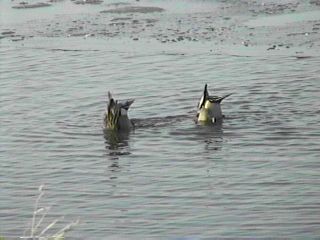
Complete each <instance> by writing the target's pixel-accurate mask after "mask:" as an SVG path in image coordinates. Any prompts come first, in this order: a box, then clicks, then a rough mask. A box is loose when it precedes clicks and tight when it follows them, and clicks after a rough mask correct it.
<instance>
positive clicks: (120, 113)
mask: <svg viewBox="0 0 320 240" xmlns="http://www.w3.org/2000/svg"><path fill="white" fill-rule="evenodd" d="M133 102H134V100H133V99H131V100H126V101H121V102H119V101H116V100H114V98H113V97H112V95H111V93H110V92H108V105H107V111H106V115H105V118H104V125H105V127H106V129H109V130H121V131H122V130H123V131H129V130H130V129H132V128H133V123H132V121H131V120H130V119H129V117H128V110H129V107H130V106H131V104H132V103H133Z"/></svg>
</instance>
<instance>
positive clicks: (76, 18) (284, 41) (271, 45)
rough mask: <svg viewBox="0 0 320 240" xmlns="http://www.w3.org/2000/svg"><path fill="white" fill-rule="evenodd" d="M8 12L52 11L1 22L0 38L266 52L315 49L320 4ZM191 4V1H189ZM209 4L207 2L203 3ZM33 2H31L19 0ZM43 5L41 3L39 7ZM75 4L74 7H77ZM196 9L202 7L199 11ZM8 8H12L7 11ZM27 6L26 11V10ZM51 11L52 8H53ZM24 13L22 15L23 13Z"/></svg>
mask: <svg viewBox="0 0 320 240" xmlns="http://www.w3.org/2000/svg"><path fill="white" fill-rule="evenodd" d="M15 4H16V2H13V3H11V4H9V5H7V7H11V8H12V9H11V10H9V13H7V14H13V15H14V14H18V13H23V12H24V13H26V15H28V16H29V17H30V15H32V11H40V12H44V13H45V12H46V11H48V10H45V9H50V8H51V9H55V11H56V12H54V11H51V14H53V16H59V17H58V18H57V17H54V18H50V17H48V18H45V19H42V17H41V18H40V19H38V18H33V19H32V18H31V19H30V18H28V17H26V19H27V20H26V21H22V23H17V24H14V23H13V24H2V25H1V31H0V41H3V40H4V39H7V40H9V41H13V42H23V41H25V40H27V39H31V38H48V39H54V38H70V37H79V38H84V39H90V38H91V39H105V40H107V39H117V40H120V39H129V41H130V39H131V41H142V40H143V41H147V40H156V41H157V42H159V43H161V44H166V45H170V44H177V45H179V44H181V43H185V42H202V43H207V42H208V43H211V44H213V45H214V46H215V47H217V46H233V47H234V48H242V47H245V48H248V49H250V48H258V49H259V48H261V47H262V48H265V50H266V51H275V50H284V49H290V48H298V49H305V50H308V49H315V48H316V49H319V48H320V4H319V5H318V2H317V1H315V2H312V1H310V2H309V1H304V2H303V3H298V2H295V1H287V3H282V4H275V3H273V1H269V3H258V2H254V3H249V2H247V1H240V2H237V3H226V2H218V3H217V4H215V3H210V7H208V6H207V5H202V3H201V2H199V3H198V6H197V7H198V9H196V8H195V9H196V10H194V12H192V13H190V12H188V11H190V10H186V9H187V7H186V6H184V7H183V8H184V9H185V10H184V9H181V8H180V9H179V8H178V5H177V6H176V8H171V9H170V8H166V6H165V5H166V3H165V2H164V3H162V4H153V5H151V4H150V2H147V1H144V2H135V3H133V4H130V3H128V2H118V3H106V2H102V1H99V2H97V1H88V2H85V3H84V4H79V2H78V4H77V2H74V1H67V0H65V1H51V2H50V6H49V5H45V4H46V3H45V4H44V3H40V4H39V3H35V4H36V5H35V6H41V8H39V9H38V8H36V9H28V8H26V9H24V8H22V9H14V8H13V7H15V6H16V5H15ZM192 4H196V3H195V2H193V3H192ZM206 4H208V3H206ZM23 5H29V6H32V5H33V3H30V4H23ZM64 5H66V6H69V7H70V6H72V5H74V6H77V7H76V9H75V10H74V12H72V11H69V12H68V14H66V13H65V12H66V10H64V13H63V12H61V8H65V7H63V6H64ZM43 6H46V7H43ZM78 7H79V8H78ZM199 9H201V11H199ZM10 11H11V13H10ZM29 11H31V12H29ZM52 12H53V13H52ZM22 17H23V15H22Z"/></svg>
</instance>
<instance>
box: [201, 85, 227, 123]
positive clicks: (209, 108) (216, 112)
mask: <svg viewBox="0 0 320 240" xmlns="http://www.w3.org/2000/svg"><path fill="white" fill-rule="evenodd" d="M231 94H232V93H230V94H227V95H224V96H223V97H217V96H210V95H209V92H208V89H207V84H206V85H205V86H204V90H203V95H202V97H201V99H200V102H199V105H198V113H197V121H198V123H214V122H217V121H221V120H222V119H223V117H224V115H223V114H222V110H221V102H222V100H223V99H225V98H227V97H229V96H230V95H231Z"/></svg>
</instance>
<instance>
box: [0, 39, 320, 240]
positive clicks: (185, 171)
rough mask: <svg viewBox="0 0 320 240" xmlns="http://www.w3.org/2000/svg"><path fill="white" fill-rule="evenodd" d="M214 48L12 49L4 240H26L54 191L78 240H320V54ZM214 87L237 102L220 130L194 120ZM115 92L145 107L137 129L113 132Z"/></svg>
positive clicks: (138, 108)
mask: <svg viewBox="0 0 320 240" xmlns="http://www.w3.org/2000/svg"><path fill="white" fill-rule="evenodd" d="M210 47H211V46H210V43H188V44H187V43H183V44H179V45H169V46H168V45H165V46H164V45H161V43H158V42H154V41H147V42H143V41H138V42H132V41H130V40H128V39H125V38H124V39H123V41H120V42H119V41H113V40H108V41H105V40H99V39H79V38H53V39H46V38H44V39H42V38H35V39H31V40H28V41H25V42H23V43H15V42H9V41H2V42H1V45H0V55H1V64H0V78H1V81H0V95H1V100H0V113H1V114H0V119H1V127H0V142H1V145H0V152H1V155H0V167H1V173H0V183H1V188H0V191H1V192H0V193H1V194H0V235H1V234H2V235H4V236H21V235H22V233H23V231H24V229H25V228H26V227H27V224H28V223H29V222H30V219H31V214H32V211H33V204H34V201H35V199H36V196H37V194H38V193H37V188H38V186H39V185H40V184H45V186H46V189H47V194H46V195H45V197H44V199H43V203H42V204H43V205H53V206H52V211H51V213H50V216H48V220H52V219H55V218H56V217H59V216H63V215H64V216H65V218H66V220H65V222H68V221H71V220H74V219H77V218H79V219H80V221H81V224H80V225H79V226H77V227H76V228H75V229H74V230H73V231H72V232H70V233H69V236H70V237H71V238H73V237H74V238H79V239H106V238H108V239H110V238H112V239H113V238H114V239H118V238H123V239H128V238H130V239H141V238H142V237H143V238H160V239H178V238H180V237H181V238H188V239H189V238H192V239H193V238H194V239H205V238H208V239H209V238H211V237H289V238H292V237H298V238H301V237H309V238H317V237H319V236H320V230H319V229H320V220H319V216H320V200H319V199H320V180H319V169H320V163H319V159H320V145H319V138H320V121H319V120H320V118H319V114H320V109H319V101H318V98H319V91H320V81H319V75H320V69H319V63H320V58H319V55H315V56H312V57H310V58H301V59H298V58H296V57H294V55H292V54H269V55H265V54H259V53H255V54H253V55H252V56H245V55H243V54H239V55H236V54H234V52H233V51H231V50H230V51H225V52H219V53H216V52H214V51H213V52H210V51H209V48H210ZM226 48H227V47H226ZM230 52H231V53H230ZM229 53H230V54H229ZM205 83H208V85H209V91H210V92H211V93H215V94H217V95H223V94H226V93H230V92H233V95H232V96H231V97H230V98H228V99H226V100H225V102H223V110H224V114H225V115H226V119H225V121H224V122H223V124H221V125H215V126H210V127H209V126H208V127H203V126H197V125H195V124H194V122H193V119H192V118H193V116H194V114H195V111H196V105H197V102H198V100H199V98H200V96H201V92H202V89H203V86H204V84H205ZM108 90H110V91H112V92H113V94H114V96H115V97H116V98H120V99H126V98H135V102H134V104H133V105H132V108H131V110H130V112H129V113H130V116H131V117H132V118H134V119H135V121H136V122H137V128H136V129H135V130H134V131H133V132H131V133H129V134H121V135H108V134H104V132H103V128H102V119H103V114H104V111H105V107H106V99H107V97H106V93H107V91H108Z"/></svg>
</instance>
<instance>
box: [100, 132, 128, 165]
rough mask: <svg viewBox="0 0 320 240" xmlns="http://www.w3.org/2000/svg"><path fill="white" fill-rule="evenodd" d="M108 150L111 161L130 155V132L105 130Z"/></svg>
mask: <svg viewBox="0 0 320 240" xmlns="http://www.w3.org/2000/svg"><path fill="white" fill-rule="evenodd" d="M103 132H104V139H105V144H106V149H107V152H108V155H109V156H110V159H112V160H114V159H119V156H121V155H129V154H130V151H129V144H128V142H129V136H130V132H129V131H113V130H106V129H105V130H104V131H103Z"/></svg>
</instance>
